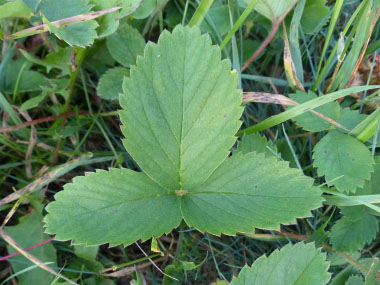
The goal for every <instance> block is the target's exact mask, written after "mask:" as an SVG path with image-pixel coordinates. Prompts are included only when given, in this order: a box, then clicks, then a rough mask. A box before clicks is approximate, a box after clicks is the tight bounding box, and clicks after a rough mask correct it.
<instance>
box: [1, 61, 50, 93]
mask: <svg viewBox="0 0 380 285" xmlns="http://www.w3.org/2000/svg"><path fill="white" fill-rule="evenodd" d="M46 83H47V81H46V78H45V77H44V76H43V75H42V74H41V73H39V72H37V71H33V70H30V64H28V63H26V62H25V59H24V58H19V59H17V60H15V61H10V62H8V64H6V65H5V67H4V69H3V72H2V76H1V77H0V90H1V91H3V92H5V93H13V92H14V90H15V88H16V86H17V90H18V92H19V93H23V92H29V91H36V90H41V86H45V85H46Z"/></svg>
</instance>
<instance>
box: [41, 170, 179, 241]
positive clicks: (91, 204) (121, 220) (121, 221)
mask: <svg viewBox="0 0 380 285" xmlns="http://www.w3.org/2000/svg"><path fill="white" fill-rule="evenodd" d="M55 200H56V201H55V202H53V203H51V204H49V205H48V207H47V208H46V210H47V211H48V212H49V213H53V214H49V215H47V216H46V218H45V222H46V224H47V229H46V232H48V233H57V234H56V239H58V240H68V239H74V242H75V243H76V244H81V243H86V244H87V245H99V244H103V243H110V245H111V246H113V245H118V244H121V243H124V244H130V243H132V242H134V241H136V240H138V239H142V240H147V239H149V238H151V237H152V236H155V237H159V236H161V235H163V234H164V233H168V232H170V231H171V230H172V229H173V228H175V227H177V226H178V225H179V223H180V222H181V219H182V216H181V212H180V209H179V201H178V198H177V197H176V196H175V195H173V193H172V192H171V191H169V190H166V189H164V188H162V187H161V186H159V185H158V184H157V183H155V182H153V181H152V180H151V179H150V178H149V177H147V176H146V175H145V174H143V173H138V172H134V171H132V170H129V169H110V170H109V171H104V170H98V171H97V172H96V173H90V174H88V175H87V176H84V177H83V176H82V177H76V178H74V180H73V183H72V184H66V185H65V187H64V191H61V192H59V193H58V194H57V195H55ZM163 205H165V206H163Z"/></svg>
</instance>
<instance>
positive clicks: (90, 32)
mask: <svg viewBox="0 0 380 285" xmlns="http://www.w3.org/2000/svg"><path fill="white" fill-rule="evenodd" d="M91 8H92V6H91V5H89V1H88V0H65V1H62V0H42V1H41V4H40V5H39V9H40V11H41V12H42V13H43V16H44V17H43V18H44V22H45V23H46V24H47V25H48V26H49V29H50V31H51V32H52V33H54V34H55V35H56V36H57V37H58V38H60V39H61V40H64V41H65V42H67V43H68V44H69V45H74V46H80V47H85V46H88V45H91V44H92V43H93V42H94V39H95V38H96V37H97V34H96V28H97V27H98V23H97V22H96V21H95V20H90V21H86V22H83V23H79V24H75V25H71V26H66V27H59V28H58V27H56V26H53V25H51V24H50V22H53V21H57V20H61V19H65V18H69V17H73V16H77V15H82V14H87V13H89V12H90V11H91Z"/></svg>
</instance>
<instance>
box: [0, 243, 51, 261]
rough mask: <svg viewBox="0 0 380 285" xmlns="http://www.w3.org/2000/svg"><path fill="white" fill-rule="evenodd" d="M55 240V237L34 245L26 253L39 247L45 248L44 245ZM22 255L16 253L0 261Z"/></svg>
mask: <svg viewBox="0 0 380 285" xmlns="http://www.w3.org/2000/svg"><path fill="white" fill-rule="evenodd" d="M53 240H55V237H52V238H50V239H48V240H45V241H43V242H41V243H39V244H36V245H33V246H31V247H28V248H25V250H26V251H29V250H32V249H34V248H37V247H40V246H43V245H45V244H47V243H49V242H51V241H53ZM20 254H21V253H20V252H15V253H12V254H10V255H7V256H3V257H1V258H0V261H4V260H7V259H9V258H11V257H15V256H17V255H20Z"/></svg>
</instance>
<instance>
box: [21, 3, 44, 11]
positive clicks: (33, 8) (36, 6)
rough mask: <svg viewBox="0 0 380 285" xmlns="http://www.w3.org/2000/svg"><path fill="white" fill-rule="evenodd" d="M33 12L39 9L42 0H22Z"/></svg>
mask: <svg viewBox="0 0 380 285" xmlns="http://www.w3.org/2000/svg"><path fill="white" fill-rule="evenodd" d="M22 1H23V2H24V3H25V4H26V5H27V6H28V7H29V8H30V9H31V10H32V11H33V12H37V11H38V7H39V6H40V4H41V2H42V0H22Z"/></svg>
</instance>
